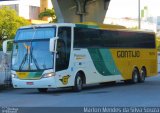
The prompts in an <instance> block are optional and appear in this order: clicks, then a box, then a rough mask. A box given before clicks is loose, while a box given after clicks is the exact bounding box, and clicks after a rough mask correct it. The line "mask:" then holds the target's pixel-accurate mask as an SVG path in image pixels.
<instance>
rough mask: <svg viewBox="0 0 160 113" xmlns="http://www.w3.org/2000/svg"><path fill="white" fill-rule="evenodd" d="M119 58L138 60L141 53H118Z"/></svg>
mask: <svg viewBox="0 0 160 113" xmlns="http://www.w3.org/2000/svg"><path fill="white" fill-rule="evenodd" d="M117 57H118V58H131V57H134V58H138V57H140V51H117Z"/></svg>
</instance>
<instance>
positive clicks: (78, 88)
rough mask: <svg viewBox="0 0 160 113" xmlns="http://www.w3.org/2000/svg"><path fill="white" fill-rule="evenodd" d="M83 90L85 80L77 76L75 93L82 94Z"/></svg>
mask: <svg viewBox="0 0 160 113" xmlns="http://www.w3.org/2000/svg"><path fill="white" fill-rule="evenodd" d="M82 88H83V80H82V77H81V76H80V75H79V74H77V75H76V78H75V83H74V87H73V90H74V91H75V92H80V91H81V90H82Z"/></svg>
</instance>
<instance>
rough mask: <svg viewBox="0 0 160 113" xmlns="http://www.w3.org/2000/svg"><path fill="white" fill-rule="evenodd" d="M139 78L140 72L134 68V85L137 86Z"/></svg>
mask: <svg viewBox="0 0 160 113" xmlns="http://www.w3.org/2000/svg"><path fill="white" fill-rule="evenodd" d="M138 78H139V72H138V69H136V68H134V70H133V72H132V83H133V84H135V83H137V82H138Z"/></svg>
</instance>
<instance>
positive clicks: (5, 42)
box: [3, 40, 13, 53]
mask: <svg viewBox="0 0 160 113" xmlns="http://www.w3.org/2000/svg"><path fill="white" fill-rule="evenodd" d="M8 42H13V40H5V41H4V42H3V53H7V48H8V46H7V45H8Z"/></svg>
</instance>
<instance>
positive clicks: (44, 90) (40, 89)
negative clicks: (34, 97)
mask: <svg viewBox="0 0 160 113" xmlns="http://www.w3.org/2000/svg"><path fill="white" fill-rule="evenodd" d="M38 91H39V92H40V93H46V92H47V91H48V89H47V88H38Z"/></svg>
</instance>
